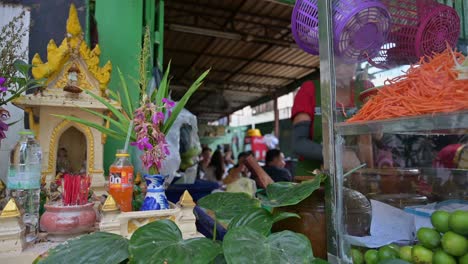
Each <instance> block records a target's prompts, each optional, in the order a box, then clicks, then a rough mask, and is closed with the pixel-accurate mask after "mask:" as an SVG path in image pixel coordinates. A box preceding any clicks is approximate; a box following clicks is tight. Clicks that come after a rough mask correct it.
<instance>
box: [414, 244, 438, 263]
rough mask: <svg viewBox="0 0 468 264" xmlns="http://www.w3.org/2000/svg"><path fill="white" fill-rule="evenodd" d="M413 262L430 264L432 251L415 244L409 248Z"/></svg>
mask: <svg viewBox="0 0 468 264" xmlns="http://www.w3.org/2000/svg"><path fill="white" fill-rule="evenodd" d="M411 255H412V257H413V262H414V263H415V264H431V263H432V255H433V253H432V251H431V250H430V249H427V248H425V247H423V246H421V245H416V246H414V247H413V250H411Z"/></svg>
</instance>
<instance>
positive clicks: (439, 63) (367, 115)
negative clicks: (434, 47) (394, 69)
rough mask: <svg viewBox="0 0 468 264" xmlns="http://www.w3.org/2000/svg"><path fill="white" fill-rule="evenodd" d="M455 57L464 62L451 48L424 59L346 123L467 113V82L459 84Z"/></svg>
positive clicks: (388, 81)
mask: <svg viewBox="0 0 468 264" xmlns="http://www.w3.org/2000/svg"><path fill="white" fill-rule="evenodd" d="M453 55H455V58H456V59H457V61H459V62H460V61H461V62H463V61H464V60H465V57H464V56H463V55H462V54H461V53H459V52H455V51H453V50H452V49H451V48H450V47H448V48H447V49H446V50H445V51H444V52H442V53H439V54H433V56H428V57H425V58H421V60H420V61H419V63H418V64H416V65H411V67H410V68H409V69H408V71H406V72H405V73H404V74H403V75H402V76H398V77H396V78H394V79H391V80H386V81H385V86H384V87H382V88H381V89H379V91H378V92H377V94H376V95H374V96H373V97H372V98H370V100H369V101H367V102H366V103H365V104H364V105H363V106H362V108H361V109H360V110H359V112H358V113H356V115H354V116H353V117H351V118H350V119H348V120H347V121H346V122H348V123H352V122H362V121H369V120H383V119H388V118H397V117H405V116H416V115H426V114H435V113H450V112H456V111H462V110H467V109H468V80H457V78H458V71H457V69H455V61H454V56H453Z"/></svg>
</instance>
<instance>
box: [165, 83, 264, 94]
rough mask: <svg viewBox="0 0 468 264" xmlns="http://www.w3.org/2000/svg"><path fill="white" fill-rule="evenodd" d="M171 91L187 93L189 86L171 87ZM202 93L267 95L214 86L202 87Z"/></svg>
mask: <svg viewBox="0 0 468 264" xmlns="http://www.w3.org/2000/svg"><path fill="white" fill-rule="evenodd" d="M171 89H173V90H175V91H183V92H185V91H187V89H188V88H187V86H184V85H171ZM200 91H203V92H215V93H220V92H223V91H224V92H229V93H236V94H239V95H246V96H249V95H250V96H252V95H255V96H263V95H264V94H265V93H264V92H260V91H248V90H247V91H241V90H235V89H229V88H224V87H219V86H213V85H205V86H203V87H200Z"/></svg>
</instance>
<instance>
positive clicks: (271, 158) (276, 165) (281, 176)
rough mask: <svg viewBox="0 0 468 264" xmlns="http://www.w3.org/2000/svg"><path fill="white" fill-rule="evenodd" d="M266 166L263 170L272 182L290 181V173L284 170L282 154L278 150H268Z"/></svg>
mask: <svg viewBox="0 0 468 264" xmlns="http://www.w3.org/2000/svg"><path fill="white" fill-rule="evenodd" d="M265 163H266V166H264V167H263V170H265V172H266V173H267V174H268V175H270V177H271V179H272V180H273V181H274V182H280V181H292V179H293V178H292V176H291V173H290V172H289V171H288V170H287V169H285V168H284V166H285V165H286V163H285V162H284V154H283V153H282V152H281V151H280V150H279V149H270V150H268V151H267V153H266V157H265Z"/></svg>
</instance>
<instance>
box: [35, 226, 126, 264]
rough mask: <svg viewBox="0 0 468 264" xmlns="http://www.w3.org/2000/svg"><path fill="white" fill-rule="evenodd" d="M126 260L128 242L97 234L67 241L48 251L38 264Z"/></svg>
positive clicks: (105, 234)
mask: <svg viewBox="0 0 468 264" xmlns="http://www.w3.org/2000/svg"><path fill="white" fill-rule="evenodd" d="M127 258H128V240H127V239H125V238H124V237H122V236H120V235H116V234H111V233H104V232H97V233H92V234H90V235H84V236H81V237H79V238H77V239H72V240H68V241H67V242H65V243H63V244H60V245H58V246H57V247H55V248H53V249H51V250H49V254H48V256H47V257H46V258H43V259H39V260H38V262H37V263H39V264H48V263H50V264H56V263H73V264H81V263H83V264H87V263H103V264H107V263H108V264H115V263H119V262H121V261H124V260H125V259H127Z"/></svg>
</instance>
